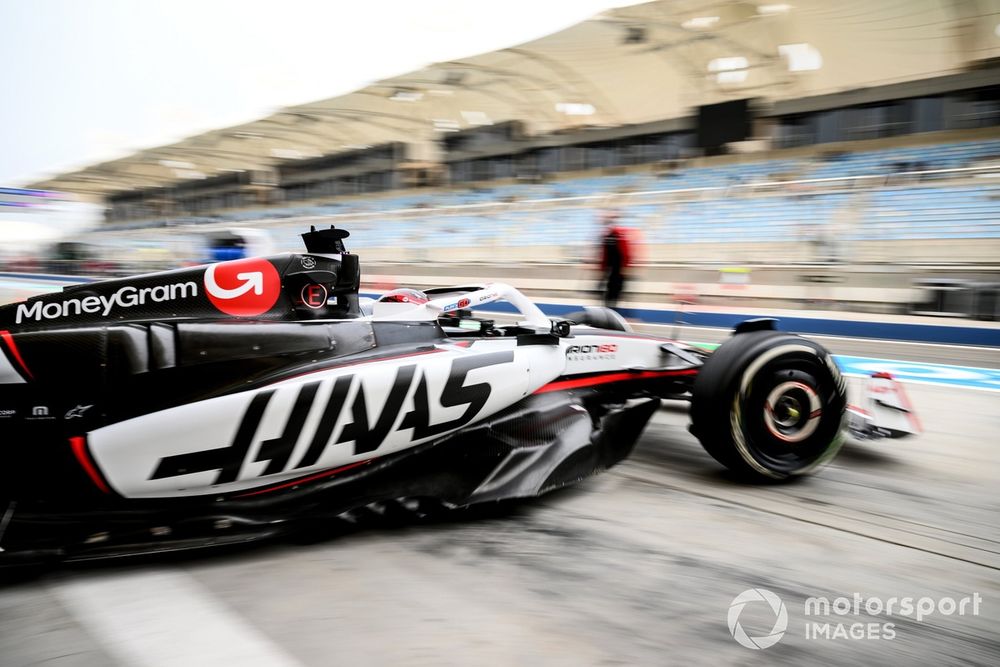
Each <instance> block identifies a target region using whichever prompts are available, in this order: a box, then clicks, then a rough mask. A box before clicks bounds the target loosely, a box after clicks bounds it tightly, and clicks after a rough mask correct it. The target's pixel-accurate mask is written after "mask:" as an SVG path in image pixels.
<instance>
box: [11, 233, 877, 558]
mask: <svg viewBox="0 0 1000 667" xmlns="http://www.w3.org/2000/svg"><path fill="white" fill-rule="evenodd" d="M346 236H347V233H346V232H345V231H343V230H336V229H332V228H331V229H327V230H322V231H316V230H313V231H311V232H309V233H307V234H304V235H303V238H304V239H305V241H306V249H307V252H306V253H305V254H289V255H281V256H275V257H268V258H253V259H241V260H235V261H230V262H223V263H220V264H214V265H210V266H207V267H204V266H202V267H196V268H185V269H181V270H177V271H169V272H164V273H156V274H150V275H144V276H138V277H132V278H125V279H117V280H107V281H103V282H95V283H89V284H84V285H78V286H73V287H68V288H66V289H65V290H63V291H62V292H61V293H56V294H47V295H43V296H38V297H35V298H32V299H29V300H27V301H25V302H21V303H16V304H12V305H8V306H5V307H3V308H0V350H2V354H0V445H2V451H0V512H2V514H0V549H2V552H0V562H3V561H4V560H6V561H7V562H14V561H18V560H39V559H45V558H52V559H57V560H58V559H82V558H94V557H104V556H112V555H122V554H131V553H147V552H155V551H159V550H168V549H170V550H172V549H181V548H187V547H196V546H205V545H212V544H220V543H227V542H240V541H248V540H252V539H258V538H264V537H269V536H272V535H275V534H277V533H280V532H283V531H287V530H290V529H292V528H294V527H295V526H296V525H297V524H298V523H300V522H304V521H309V522H315V521H323V520H325V519H326V518H327V517H337V516H341V515H344V514H345V513H350V512H355V511H361V510H363V509H364V508H369V509H370V508H373V507H374V508H380V511H384V510H385V508H387V507H389V506H399V507H419V506H420V505H421V504H422V503H436V504H438V505H443V506H446V507H453V506H460V507H461V506H469V505H473V504H476V503H486V502H492V501H497V500H503V499H509V498H524V497H531V496H537V495H539V494H542V493H545V492H546V491H549V490H552V489H555V488H558V487H561V486H564V485H567V484H571V483H573V482H576V481H578V480H581V479H583V478H585V477H587V476H589V475H591V474H593V473H594V472H596V471H600V470H603V469H606V468H608V467H610V466H612V465H614V464H615V463H617V462H618V461H620V460H621V459H622V458H624V457H625V456H627V455H628V454H629V452H630V451H631V449H632V447H633V445H634V443H635V442H636V439H637V438H638V436H639V435H640V433H641V432H642V430H643V428H644V427H645V425H646V422H647V421H648V420H649V418H650V416H651V415H652V414H653V413H654V411H655V410H656V409H657V407H658V405H659V404H660V399H661V398H667V399H674V398H677V399H689V400H690V401H691V419H692V424H691V430H692V432H693V433H694V434H695V435H696V436H697V438H698V439H699V440H700V441H701V443H702V444H703V445H704V447H705V449H707V450H708V452H709V453H710V454H711V455H712V456H714V457H715V458H716V459H718V460H719V461H720V462H721V463H723V464H724V465H726V466H728V467H729V468H731V469H733V470H735V471H737V472H738V473H740V474H743V475H746V476H748V477H751V478H756V479H761V480H780V479H785V478H788V477H791V476H794V475H800V474H803V473H806V472H809V471H810V470H813V469H814V468H816V467H817V466H818V465H820V464H822V463H823V462H824V461H827V460H829V459H830V458H831V457H833V456H834V454H836V452H837V450H838V448H839V447H840V443H841V439H842V426H843V424H844V421H845V408H846V402H847V401H846V390H845V385H844V381H843V379H842V378H841V376H840V373H839V372H838V370H837V367H836V365H835V364H834V362H833V360H832V359H831V357H830V355H829V354H828V353H827V352H826V351H825V350H824V349H823V348H822V347H821V346H820V345H818V344H817V343H815V342H812V341H809V340H806V339H803V338H800V337H797V336H794V335H790V334H786V333H781V332H778V331H775V330H774V329H773V326H772V325H773V321H770V320H763V321H751V322H746V323H744V324H743V325H741V326H739V327H737V328H736V331H735V334H734V335H733V337H732V338H731V339H730V340H729V341H727V342H726V343H725V344H723V345H722V346H721V347H720V348H719V349H718V350H717V351H715V352H714V353H708V352H706V351H704V350H701V349H699V348H697V347H692V346H688V345H685V344H682V343H679V342H677V341H674V340H669V339H664V338H655V337H651V336H645V335H640V334H636V333H633V332H632V331H631V330H630V327H629V326H628V324H627V323H626V322H625V321H624V320H622V319H621V318H620V317H618V316H617V314H615V313H614V312H613V311H608V310H604V309H588V310H587V311H585V312H583V313H581V314H580V315H578V316H571V317H570V319H568V320H550V319H549V318H548V317H546V316H545V315H544V314H543V313H542V311H541V310H539V308H538V307H537V306H536V305H535V304H534V303H532V302H531V301H530V300H529V299H528V298H526V297H525V296H524V295H522V294H521V293H519V292H518V291H517V290H515V289H513V288H511V287H509V286H507V285H502V284H491V285H483V286H465V287H455V288H447V289H432V290H427V291H425V292H418V291H416V290H394V291H392V292H389V293H388V294H386V295H384V296H383V297H382V298H381V299H379V300H378V301H377V302H371V303H362V301H365V300H359V297H358V288H359V279H360V267H359V263H358V258H357V256H356V255H353V254H350V253H348V252H347V251H346V249H345V248H344V244H343V239H344V238H345V237H346ZM495 302H507V303H508V304H509V305H512V306H513V307H514V309H516V310H517V311H519V312H520V318H521V319H520V321H518V322H516V323H512V324H509V325H498V324H497V323H496V319H493V320H490V319H484V318H483V317H474V316H473V315H474V312H473V311H479V314H481V313H482V312H483V310H487V311H488V310H489V309H490V308H491V307H492V304H494V303H495ZM571 320H572V321H571ZM858 428H859V429H860V428H862V427H861V426H859V427H858ZM866 432H867V433H869V434H872V433H874V431H873V430H872V429H868V431H866ZM888 433H889V432H888V431H887V432H886V434H888ZM883 435H884V434H883Z"/></svg>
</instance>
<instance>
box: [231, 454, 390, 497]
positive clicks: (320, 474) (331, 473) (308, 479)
mask: <svg viewBox="0 0 1000 667" xmlns="http://www.w3.org/2000/svg"><path fill="white" fill-rule="evenodd" d="M372 460H373V459H366V460H364V461H358V462H356V463H348V464H347V465H346V466H340V467H339V468H334V469H332V470H324V471H323V472H318V473H316V474H315V475H308V476H306V477H299V478H297V479H293V480H292V481H290V482H285V483H284V484H278V485H277V486H269V487H267V488H266V489H258V490H256V491H250V492H249V493H241V494H238V495H237V496H235V497H236V498H248V497H250V496H259V495H261V494H262V493H271V492H272V491H279V490H281V489H287V488H288V487H290V486H298V485H299V484H305V483H307V482H313V481H316V480H317V479H323V478H324V477H333V476H334V475H336V474H337V473H341V472H344V471H346V470H350V469H351V468H357V467H358V466H363V465H365V464H366V463H371V462H372Z"/></svg>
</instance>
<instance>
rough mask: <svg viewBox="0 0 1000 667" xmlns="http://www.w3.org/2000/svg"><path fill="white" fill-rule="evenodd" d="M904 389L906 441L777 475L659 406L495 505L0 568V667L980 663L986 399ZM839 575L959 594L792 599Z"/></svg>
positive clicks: (993, 410)
mask: <svg viewBox="0 0 1000 667" xmlns="http://www.w3.org/2000/svg"><path fill="white" fill-rule="evenodd" d="M908 390H909V394H910V397H911V399H912V400H913V402H914V404H915V407H916V408H917V410H918V412H919V413H920V415H921V417H922V419H923V422H924V426H925V429H926V432H925V433H924V434H923V435H922V436H920V437H918V438H915V439H912V440H900V441H881V442H876V443H856V442H848V444H846V445H845V447H844V449H843V451H842V453H841V455H840V456H839V457H838V458H837V459H836V460H835V461H834V462H833V464H831V465H829V466H828V467H826V468H825V469H823V470H822V471H820V472H819V473H818V474H817V475H815V476H813V477H810V478H807V479H803V480H802V481H800V482H797V483H793V484H786V485H778V486H747V485H744V484H740V483H738V482H736V481H734V480H733V479H732V478H731V477H730V476H729V475H727V474H726V473H725V472H724V471H723V470H721V469H720V467H719V466H718V465H717V464H716V463H715V462H714V461H713V460H712V459H711V458H710V457H709V456H708V455H707V454H705V453H704V452H703V451H702V449H701V447H700V446H699V445H698V444H697V442H696V441H695V440H694V438H693V437H692V436H690V435H689V434H688V433H687V431H686V428H685V426H686V423H687V415H686V409H685V406H684V405H682V404H679V403H669V404H665V406H664V408H663V409H662V410H661V411H660V412H659V413H658V414H657V415H656V416H655V417H654V419H653V421H652V423H651V424H650V426H649V428H648V429H647V430H646V432H645V434H644V435H643V437H642V439H641V441H640V443H639V446H638V447H637V449H636V451H635V453H634V455H633V457H632V458H630V459H629V460H627V461H625V462H624V463H622V464H621V465H619V466H617V467H616V468H614V469H612V470H611V471H608V472H607V473H605V474H603V475H600V476H598V477H594V478H592V479H590V480H587V481H585V482H583V483H581V484H579V485H578V486H576V487H575V488H573V489H570V490H567V491H563V492H559V493H555V494H551V495H549V496H546V497H544V498H541V499H538V500H536V501H533V502H527V503H524V504H521V505H518V506H516V507H514V508H511V509H510V510H509V511H507V512H504V513H498V514H495V515H491V516H486V517H477V518H464V519H458V520H455V521H453V522H444V523H431V524H426V523H418V524H411V525H407V526H403V527H382V526H379V525H378V523H377V522H375V523H374V524H373V525H370V526H368V527H365V528H363V529H360V530H353V531H346V532H344V533H342V534H338V535H337V536H335V537H332V538H329V539H324V540H321V541H318V542H315V543H309V544H300V543H295V544H278V545H265V546H260V547H254V548H250V549H247V550H244V551H240V552H237V553H219V554H214V555H208V556H206V555H202V556H196V557H186V558H180V559H178V558H172V559H162V558H161V559H153V560H150V561H148V562H140V563H134V564H128V563H114V564H111V565H104V566H100V567H95V566H73V567H68V568H65V569H62V570H59V571H56V572H52V573H47V574H43V575H41V576H40V577H38V578H34V579H30V580H24V581H15V582H11V583H8V584H6V585H5V586H4V587H3V588H0V665H3V666H4V667H7V666H20V665H37V664H46V665H86V666H90V665H102V666H103V665H126V664H127V665H132V664H138V665H156V666H159V665H185V666H186V667H190V666H192V665H219V664H224V663H226V662H231V663H233V664H237V662H238V663H239V664H240V665H316V666H319V665H324V666H325V665H384V664H407V665H409V664H419V665H452V664H454V665H470V664H472V665H480V664H482V665H486V664H489V665H498V664H528V665H532V664H543V663H545V664H548V663H552V664H566V665H580V664H585V665H603V664H609V665H614V664H644V665H645V664H648V665H665V664H709V663H711V664H714V665H718V664H737V663H739V664H750V665H754V664H765V663H768V664H782V665H800V664H829V665H856V664H872V663H881V664H886V665H896V664H909V665H913V664H927V665H940V664H954V663H957V662H963V663H965V664H982V665H988V664H993V665H995V664H998V663H1000V622H998V621H1000V583H998V582H1000V527H998V519H997V517H998V516H1000V493H998V492H997V488H998V484H997V481H998V479H1000V461H998V456H997V436H996V433H997V431H998V427H1000V417H998V415H1000V411H998V410H997V408H998V407H1000V394H998V393H996V392H987V391H972V390H959V389H954V388H947V387H935V386H925V385H910V386H909V387H908ZM749 588H764V589H767V590H770V591H772V592H774V593H776V594H777V595H778V596H779V597H780V598H781V599H782V601H783V602H784V604H785V606H786V609H787V613H788V626H787V631H786V632H785V634H784V636H783V638H782V639H781V641H779V642H778V643H777V644H776V645H774V646H772V647H770V648H768V649H765V650H750V649H747V648H743V647H742V646H740V645H739V644H737V643H736V641H734V639H733V638H732V636H731V635H730V631H729V627H728V625H727V612H728V610H729V606H730V603H731V602H732V601H733V598H734V597H735V596H736V595H737V594H739V593H740V592H742V591H744V590H746V589H749ZM854 593H859V594H860V595H861V596H862V598H863V599H868V598H872V597H879V598H881V599H882V600H886V599H888V598H890V597H904V596H913V597H915V598H919V597H922V596H928V597H931V598H941V597H952V598H955V599H956V600H957V599H960V598H962V597H964V596H969V595H973V594H974V593H978V594H979V595H980V596H982V599H983V602H982V604H981V607H980V610H979V612H980V613H979V615H978V616H973V615H968V614H967V615H965V616H959V615H957V614H955V615H942V614H934V615H931V616H929V617H926V618H924V619H923V620H922V621H921V622H917V621H916V619H914V618H912V617H906V616H899V615H896V616H894V617H892V618H888V617H886V616H884V615H874V616H872V615H868V614H866V613H865V612H864V610H863V609H862V611H861V613H860V614H858V615H854V614H853V610H851V613H849V614H848V615H847V616H844V617H839V616H835V617H830V618H815V617H808V618H807V617H806V616H805V615H804V608H803V606H804V602H805V600H806V598H808V597H818V596H825V597H827V598H829V599H831V600H833V599H834V598H837V597H841V596H843V597H847V598H851V597H852V596H853V594H854ZM774 620H775V616H774V615H773V613H771V612H770V610H769V608H767V607H766V606H764V605H763V603H754V604H751V605H748V606H747V608H746V609H745V610H744V613H743V614H742V615H741V616H740V617H739V622H740V623H741V624H742V626H743V627H744V629H745V630H746V631H747V632H748V634H750V635H751V636H753V635H761V634H766V633H767V632H768V631H769V630H770V629H771V627H772V625H773V623H774ZM807 621H821V622H828V623H831V624H836V623H840V622H844V623H847V624H848V625H850V624H854V623H864V624H868V623H875V624H876V625H877V627H878V628H879V630H878V632H879V634H881V633H882V630H881V623H883V622H886V621H889V622H892V623H894V625H895V627H894V629H893V631H894V632H895V638H894V639H887V638H865V639H822V638H821V639H807V638H806V637H805V631H806V623H807ZM866 627H867V626H866ZM866 631H867V630H866Z"/></svg>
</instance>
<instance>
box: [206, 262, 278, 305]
mask: <svg viewBox="0 0 1000 667" xmlns="http://www.w3.org/2000/svg"><path fill="white" fill-rule="evenodd" d="M205 293H206V294H208V300H209V301H211V302H212V305H213V306H215V307H216V308H218V309H219V310H221V311H222V312H224V313H225V314H227V315H233V316H235V317H253V316H254V315H260V314H262V313H266V312H267V311H268V310H270V309H271V306H273V305H274V303H275V302H276V301H277V300H278V295H279V294H280V293H281V277H280V276H279V275H278V271H277V269H275V268H274V265H273V264H271V262H269V261H267V260H266V259H258V258H251V259H237V260H235V261H232V262H223V263H221V264H212V265H211V266H209V267H208V268H207V269H206V270H205Z"/></svg>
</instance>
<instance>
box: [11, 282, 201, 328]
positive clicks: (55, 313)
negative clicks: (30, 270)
mask: <svg viewBox="0 0 1000 667" xmlns="http://www.w3.org/2000/svg"><path fill="white" fill-rule="evenodd" d="M195 296H198V285H197V283H193V282H186V283H174V284H172V285H157V286H155V287H133V286H131V285H127V286H125V287H122V288H119V289H118V290H116V291H114V292H112V293H111V294H95V295H91V296H83V297H79V298H73V299H64V300H62V301H50V302H49V303H45V302H44V301H43V300H41V299H39V300H37V301H32V302H29V303H20V304H18V306H17V313H16V315H15V318H14V321H15V322H16V323H17V324H20V323H21V322H23V321H24V320H31V319H34V320H35V321H36V322H41V321H42V320H55V319H59V318H62V317H71V316H79V315H101V316H102V317H110V316H111V314H112V313H113V312H114V311H115V310H117V309H127V308H135V307H136V306H146V305H149V304H153V303H163V302H165V301H176V300H177V299H188V298H191V297H195Z"/></svg>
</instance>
